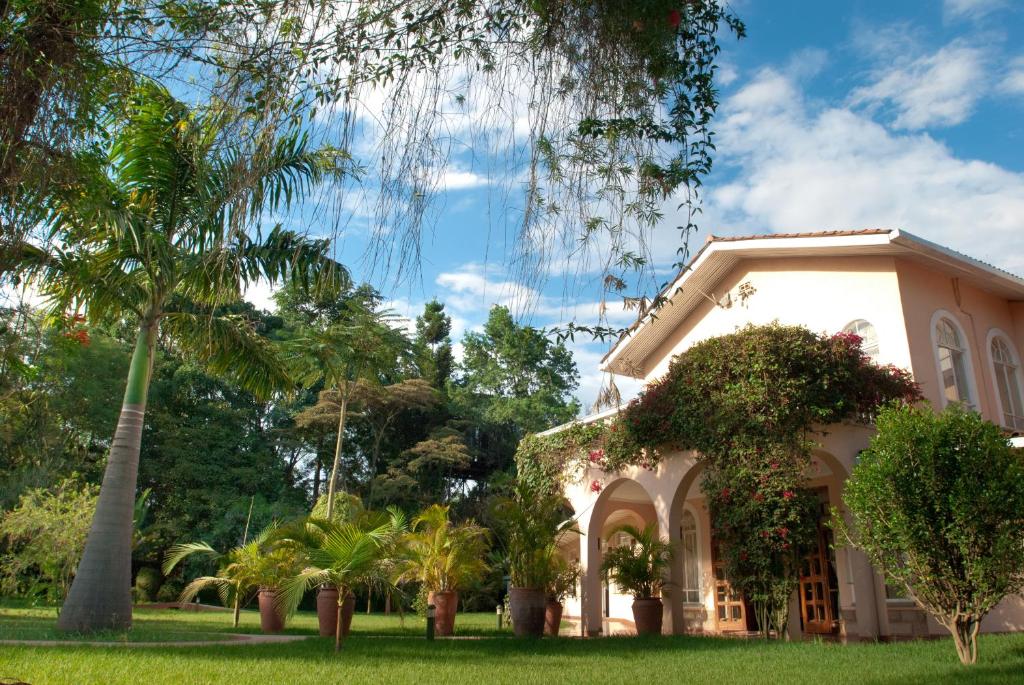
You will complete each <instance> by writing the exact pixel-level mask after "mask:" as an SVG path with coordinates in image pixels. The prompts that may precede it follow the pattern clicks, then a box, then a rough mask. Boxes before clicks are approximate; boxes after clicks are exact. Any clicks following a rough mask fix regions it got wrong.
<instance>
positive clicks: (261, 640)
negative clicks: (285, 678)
mask: <svg viewBox="0 0 1024 685" xmlns="http://www.w3.org/2000/svg"><path fill="white" fill-rule="evenodd" d="M223 635H224V639H221V640H170V641H167V642H128V641H121V642H118V641H114V640H107V641H98V640H95V641H89V640H82V641H79V640H0V645H14V646H17V645H20V646H24V647H78V646H85V647H214V646H217V647H220V646H223V645H273V644H283V643H287V642H298V641H300V640H305V639H307V638H309V637H310V636H309V635H244V634H241V633H224V634H223Z"/></svg>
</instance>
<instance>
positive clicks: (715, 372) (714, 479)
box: [519, 323, 920, 636]
mask: <svg viewBox="0 0 1024 685" xmlns="http://www.w3.org/2000/svg"><path fill="white" fill-rule="evenodd" d="M860 343H861V339H860V337H859V336H857V335H854V334H851V333H839V334H836V335H831V336H830V335H821V334H816V333H813V332H812V331H809V330H807V329H806V328H803V327H800V326H783V325H781V324H779V323H772V324H768V325H760V326H755V325H748V326H746V327H744V328H742V329H740V330H739V331H737V332H735V333H732V334H730V335H724V336H720V337H717V338H710V339H708V340H705V341H702V342H700V343H697V344H696V345H694V346H693V347H691V348H689V349H688V350H686V351H685V352H684V353H682V354H681V355H679V356H678V357H676V358H675V360H673V362H672V364H671V366H670V367H669V371H668V373H667V374H666V375H665V376H664V377H663V378H662V379H660V380H658V381H656V382H654V383H652V384H650V385H648V386H647V388H645V390H644V391H643V392H642V393H641V394H640V396H639V397H637V398H636V399H635V400H633V401H632V402H630V404H629V405H628V406H627V407H626V408H625V409H624V410H623V411H622V412H620V413H619V415H618V416H617V417H616V419H615V420H614V421H613V422H610V423H608V424H600V425H599V426H597V427H595V428H591V427H589V426H588V427H586V428H579V429H577V430H576V432H575V433H572V434H570V435H569V436H567V437H566V438H561V439H560V441H558V439H557V436H549V437H544V438H535V439H534V441H533V442H529V443H526V445H525V448H524V449H523V455H522V459H520V460H519V463H520V465H521V466H522V467H525V469H524V470H525V472H526V473H527V477H530V478H534V479H536V478H541V477H543V475H544V474H559V475H557V476H554V479H561V478H565V474H566V473H568V472H572V471H576V472H577V473H578V472H579V471H580V469H579V468H575V469H574V468H573V466H582V467H586V466H595V467H598V468H601V469H603V470H604V471H618V470H621V469H622V468H625V467H627V466H640V467H645V468H654V467H655V466H656V465H657V463H658V461H659V460H660V458H661V455H662V453H663V452H664V451H666V450H672V451H676V450H695V451H696V452H697V453H698V454H699V455H700V459H701V462H702V464H703V467H704V478H703V479H702V482H701V488H702V490H703V492H704V494H705V495H706V496H707V498H708V502H709V505H710V507H711V511H712V521H713V528H714V530H713V532H714V535H715V538H716V540H717V542H718V543H719V546H720V550H721V555H722V558H723V560H724V561H725V566H726V574H727V576H728V577H729V580H730V582H731V583H732V584H733V586H734V587H735V588H736V589H738V590H740V591H741V592H744V593H745V594H746V595H747V596H748V597H749V598H750V599H751V601H752V602H753V603H754V605H755V610H756V612H757V614H758V617H759V623H760V628H761V630H762V632H763V634H764V635H766V636H767V635H768V634H769V633H770V632H771V631H772V630H774V632H775V634H776V635H782V634H783V632H784V631H783V628H784V626H785V625H786V622H787V620H788V599H789V597H790V596H791V594H792V592H793V591H794V590H795V588H796V583H797V573H798V562H799V559H800V556H801V555H802V553H803V552H804V550H805V549H806V548H807V547H808V546H810V545H811V544H812V542H813V541H814V539H815V534H816V526H817V503H816V500H815V498H814V496H813V495H812V493H810V492H808V490H807V489H806V487H805V485H806V478H805V476H804V473H805V472H806V469H807V467H808V466H809V464H810V452H811V447H812V444H813V442H812V439H811V438H812V436H813V433H814V430H815V427H816V426H825V425H828V424H833V423H837V422H839V421H843V420H856V421H865V422H866V421H870V420H871V419H872V417H873V416H874V413H875V412H876V411H877V410H878V408H879V407H881V406H882V405H884V404H885V403H886V402H889V401H892V400H903V401H908V402H910V401H914V400H917V399H919V397H920V391H919V390H918V388H917V385H916V384H915V383H914V382H913V380H912V379H911V378H910V376H909V374H908V373H907V372H906V371H903V370H901V369H897V368H895V367H892V366H884V367H881V366H877V365H875V364H873V363H872V362H871V361H870V359H868V357H867V356H866V355H865V354H864V353H863V351H862V350H861V349H860ZM583 438H590V440H589V442H584V441H583ZM537 441H540V442H537ZM545 441H547V448H545V444H544V442H545ZM596 450H600V451H601V458H600V460H599V462H598V463H591V460H590V454H591V453H592V452H594V451H596ZM536 454H542V455H543V456H542V457H541V458H540V459H539V464H538V465H536V466H526V465H525V464H523V463H522V462H523V461H525V460H526V459H527V458H529V457H530V456H532V455H536ZM573 460H575V463H574V462H573ZM584 472H585V470H584ZM595 482H596V481H595ZM560 484H561V483H560V482H557V481H556V480H552V481H551V486H552V487H557V486H558V485H560Z"/></svg>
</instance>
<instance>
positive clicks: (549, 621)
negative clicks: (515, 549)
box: [544, 554, 580, 637]
mask: <svg viewBox="0 0 1024 685" xmlns="http://www.w3.org/2000/svg"><path fill="white" fill-rule="evenodd" d="M551 563H552V564H553V566H554V569H553V573H552V575H551V580H550V581H549V582H548V587H547V591H546V594H547V603H546V604H545V606H544V634H545V635H551V636H552V637H557V636H558V630H559V628H560V627H561V625H562V611H563V609H564V605H563V602H565V600H566V598H568V597H575V596H576V586H577V584H578V583H579V581H580V563H579V562H578V561H575V560H574V561H569V560H568V559H567V558H565V557H564V556H562V555H561V554H555V555H553V556H552V560H551Z"/></svg>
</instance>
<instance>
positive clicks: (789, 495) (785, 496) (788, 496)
mask: <svg viewBox="0 0 1024 685" xmlns="http://www.w3.org/2000/svg"><path fill="white" fill-rule="evenodd" d="M794 497H796V495H795V494H793V491H792V490H786V491H785V492H783V493H782V498H783V499H793V498H794Z"/></svg>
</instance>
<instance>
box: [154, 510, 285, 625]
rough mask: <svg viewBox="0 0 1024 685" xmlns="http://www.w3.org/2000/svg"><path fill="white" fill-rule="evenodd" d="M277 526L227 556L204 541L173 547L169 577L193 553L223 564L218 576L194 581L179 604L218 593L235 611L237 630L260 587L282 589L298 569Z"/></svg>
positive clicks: (168, 562) (169, 553)
mask: <svg viewBox="0 0 1024 685" xmlns="http://www.w3.org/2000/svg"><path fill="white" fill-rule="evenodd" d="M280 538H281V535H280V529H279V528H278V526H277V524H271V525H269V526H267V527H266V528H264V529H263V530H262V531H260V533H259V534H258V535H256V537H254V538H253V539H252V540H251V541H250V542H243V543H242V544H241V545H239V546H238V547H235V548H234V549H231V550H228V551H227V552H225V553H221V552H218V551H217V550H215V549H214V548H213V547H211V546H210V545H209V544H207V543H205V542H187V543H183V544H179V545H174V546H172V547H171V548H170V549H168V550H167V555H166V556H165V558H164V565H163V572H164V575H169V574H170V573H171V571H173V570H174V567H175V566H177V565H178V564H179V563H181V561H182V560H184V559H185V558H187V557H190V556H192V555H193V554H201V555H204V556H208V557H211V558H212V559H215V560H216V561H218V562H220V568H219V570H218V571H217V574H216V575H213V576H200V577H199V578H196V579H194V580H192V581H191V582H190V583H189V584H188V585H186V586H185V589H184V590H183V591H182V593H181V596H180V597H179V598H178V601H180V602H191V601H192V600H193V599H195V596H196V595H198V594H199V593H200V592H202V591H203V590H207V589H210V588H213V589H215V590H217V594H218V596H219V597H220V600H221V602H222V603H223V604H224V606H228V605H231V606H232V607H233V609H234V612H233V621H232V626H233V627H235V628H237V627H238V618H239V614H240V613H241V610H242V607H243V606H245V605H246V604H248V603H249V602H250V601H252V598H253V597H254V596H255V595H256V593H257V592H258V591H259V589H260V588H261V587H276V586H279V585H280V584H281V583H282V582H283V581H284V580H285V579H286V578H288V577H290V576H292V575H294V573H295V571H296V569H297V567H298V558H297V555H296V552H295V549H294V548H293V547H291V546H289V545H287V544H280V543H281V540H280Z"/></svg>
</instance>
